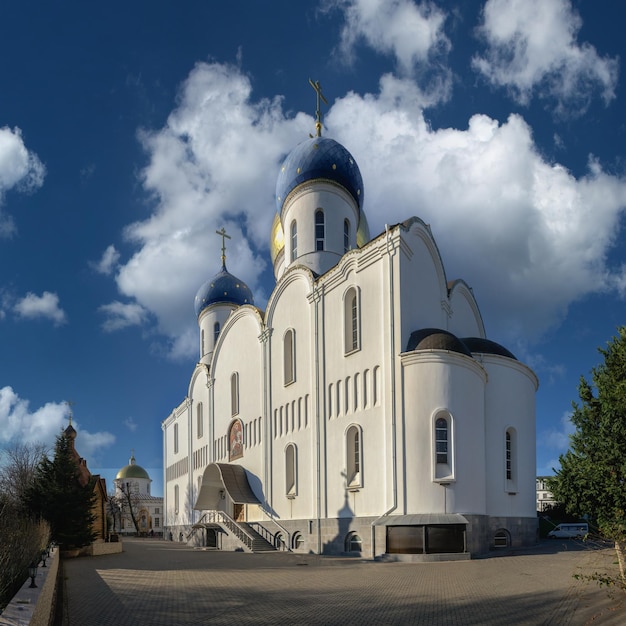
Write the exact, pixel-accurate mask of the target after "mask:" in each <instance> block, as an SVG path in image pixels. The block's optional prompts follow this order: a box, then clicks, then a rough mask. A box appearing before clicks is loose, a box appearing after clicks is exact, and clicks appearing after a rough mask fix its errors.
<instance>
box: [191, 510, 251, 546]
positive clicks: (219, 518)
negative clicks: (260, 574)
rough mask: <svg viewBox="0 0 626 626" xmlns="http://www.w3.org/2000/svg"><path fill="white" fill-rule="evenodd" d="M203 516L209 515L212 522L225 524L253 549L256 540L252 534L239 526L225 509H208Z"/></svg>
mask: <svg viewBox="0 0 626 626" xmlns="http://www.w3.org/2000/svg"><path fill="white" fill-rule="evenodd" d="M203 517H208V520H209V521H210V522H214V523H218V524H224V526H226V527H227V528H228V529H229V530H230V531H231V532H232V533H234V534H235V536H236V537H237V539H239V541H241V542H242V543H245V544H246V546H247V547H248V548H249V549H252V542H253V541H254V538H253V537H252V535H251V534H250V533H248V532H246V530H245V529H243V528H242V527H241V526H239V524H238V523H237V522H236V521H235V520H234V519H232V517H230V516H229V515H228V514H227V513H224V511H208V512H207V513H206V514H205V516H203Z"/></svg>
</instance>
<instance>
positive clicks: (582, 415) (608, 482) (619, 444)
mask: <svg viewBox="0 0 626 626" xmlns="http://www.w3.org/2000/svg"><path fill="white" fill-rule="evenodd" d="M599 352H600V353H601V354H602V356H603V358H604V361H603V363H601V364H600V365H598V366H597V367H595V368H594V369H593V370H592V378H591V380H592V382H591V383H589V382H588V381H587V380H585V378H584V377H581V380H580V384H579V387H578V395H579V397H580V404H577V403H574V404H573V408H574V412H573V415H572V418H571V419H572V423H573V424H574V426H575V427H576V430H575V432H574V434H573V435H571V437H570V449H569V450H568V451H567V452H566V453H565V454H564V455H561V457H560V463H561V468H560V470H559V471H557V472H556V476H555V477H554V478H552V479H551V480H550V481H549V488H550V490H551V491H552V493H553V494H554V497H555V499H556V500H557V501H559V502H563V503H564V504H565V507H566V509H567V511H568V512H570V513H573V514H575V515H579V516H581V515H584V514H588V515H590V516H591V517H592V518H594V519H595V520H596V522H597V524H598V527H599V529H600V531H601V532H602V533H603V534H604V535H605V536H606V537H608V538H610V539H612V540H614V541H615V543H616V549H617V551H618V556H619V561H620V569H622V568H623V559H622V554H623V548H624V546H625V545H626V327H621V328H618V335H617V336H616V337H613V338H612V339H611V341H609V343H608V345H607V348H606V349H602V348H599ZM622 577H623V569H622Z"/></svg>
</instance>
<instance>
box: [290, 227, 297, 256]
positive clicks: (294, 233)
mask: <svg viewBox="0 0 626 626" xmlns="http://www.w3.org/2000/svg"><path fill="white" fill-rule="evenodd" d="M297 258H298V224H297V223H296V220H294V221H293V222H291V262H292V263H293V262H294V261H295V260H296V259H297Z"/></svg>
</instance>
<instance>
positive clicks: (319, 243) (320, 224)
mask: <svg viewBox="0 0 626 626" xmlns="http://www.w3.org/2000/svg"><path fill="white" fill-rule="evenodd" d="M325 238H326V227H325V225H324V211H322V210H321V209H319V210H318V211H315V249H316V250H323V249H324V240H325Z"/></svg>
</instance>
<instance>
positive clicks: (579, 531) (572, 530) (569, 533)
mask: <svg viewBox="0 0 626 626" xmlns="http://www.w3.org/2000/svg"><path fill="white" fill-rule="evenodd" d="M588 533H589V524H587V523H584V522H576V523H575V524H559V525H558V526H557V527H556V528H555V529H554V530H551V531H550V532H549V533H548V537H549V538H550V539H574V538H576V539H582V538H583V537H584V536H585V535H586V534H588Z"/></svg>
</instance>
